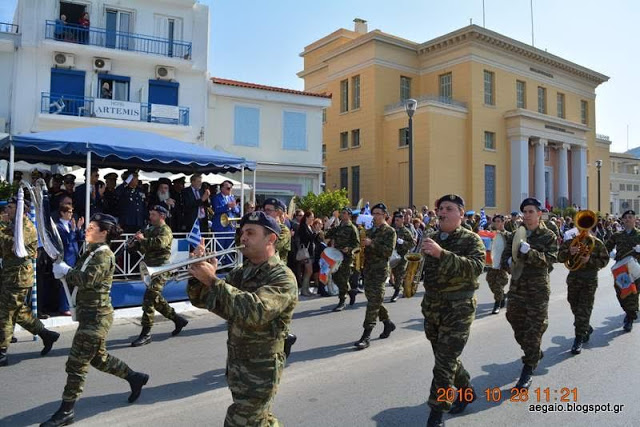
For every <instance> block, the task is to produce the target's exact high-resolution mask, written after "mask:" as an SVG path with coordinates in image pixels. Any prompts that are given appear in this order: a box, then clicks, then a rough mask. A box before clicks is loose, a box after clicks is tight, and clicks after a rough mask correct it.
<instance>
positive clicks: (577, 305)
mask: <svg viewBox="0 0 640 427" xmlns="http://www.w3.org/2000/svg"><path fill="white" fill-rule="evenodd" d="M596 289H598V279H593V280H587V279H580V278H577V277H572V276H568V277H567V301H569V305H570V306H571V312H572V313H573V317H574V321H573V327H574V328H575V332H576V337H586V336H587V335H588V334H589V320H590V319H591V311H592V310H593V302H594V300H595V296H596Z"/></svg>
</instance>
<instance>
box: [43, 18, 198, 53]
mask: <svg viewBox="0 0 640 427" xmlns="http://www.w3.org/2000/svg"><path fill="white" fill-rule="evenodd" d="M45 38H46V39H50V40H57V41H61V42H66V43H76V44H84V45H88V46H98V47H105V48H108V49H118V50H127V51H130V52H142V53H150V54H153V55H162V56H167V57H169V58H182V59H191V43H190V42H185V41H182V40H174V39H170V38H163V37H154V36H148V35H144V34H136V33H127V32H123V31H115V30H108V29H105V28H96V27H90V28H83V27H81V26H79V25H75V24H59V23H56V21H47V22H46V28H45Z"/></svg>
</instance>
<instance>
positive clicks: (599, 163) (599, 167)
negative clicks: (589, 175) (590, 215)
mask: <svg viewBox="0 0 640 427" xmlns="http://www.w3.org/2000/svg"><path fill="white" fill-rule="evenodd" d="M601 168H602V160H596V169H597V170H598V212H600V169H601Z"/></svg>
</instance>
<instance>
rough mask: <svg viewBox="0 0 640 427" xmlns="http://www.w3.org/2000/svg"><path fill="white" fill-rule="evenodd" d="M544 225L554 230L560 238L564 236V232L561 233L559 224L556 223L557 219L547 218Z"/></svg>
mask: <svg viewBox="0 0 640 427" xmlns="http://www.w3.org/2000/svg"><path fill="white" fill-rule="evenodd" d="M544 225H546V226H547V228H548V229H549V230H551V231H553V232H554V233H555V235H556V236H557V237H558V238H562V233H560V229H559V228H558V225H557V224H556V223H555V221H553V220H551V219H547V220H546V221H545V222H544Z"/></svg>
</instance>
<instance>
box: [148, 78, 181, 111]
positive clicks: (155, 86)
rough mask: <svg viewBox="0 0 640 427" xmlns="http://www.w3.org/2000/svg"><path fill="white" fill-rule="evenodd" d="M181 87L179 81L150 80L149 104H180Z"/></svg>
mask: <svg viewBox="0 0 640 427" xmlns="http://www.w3.org/2000/svg"><path fill="white" fill-rule="evenodd" d="M179 87H180V84H179V83H177V82H167V81H164V80H149V104H162V105H174V106H178V89H179Z"/></svg>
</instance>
